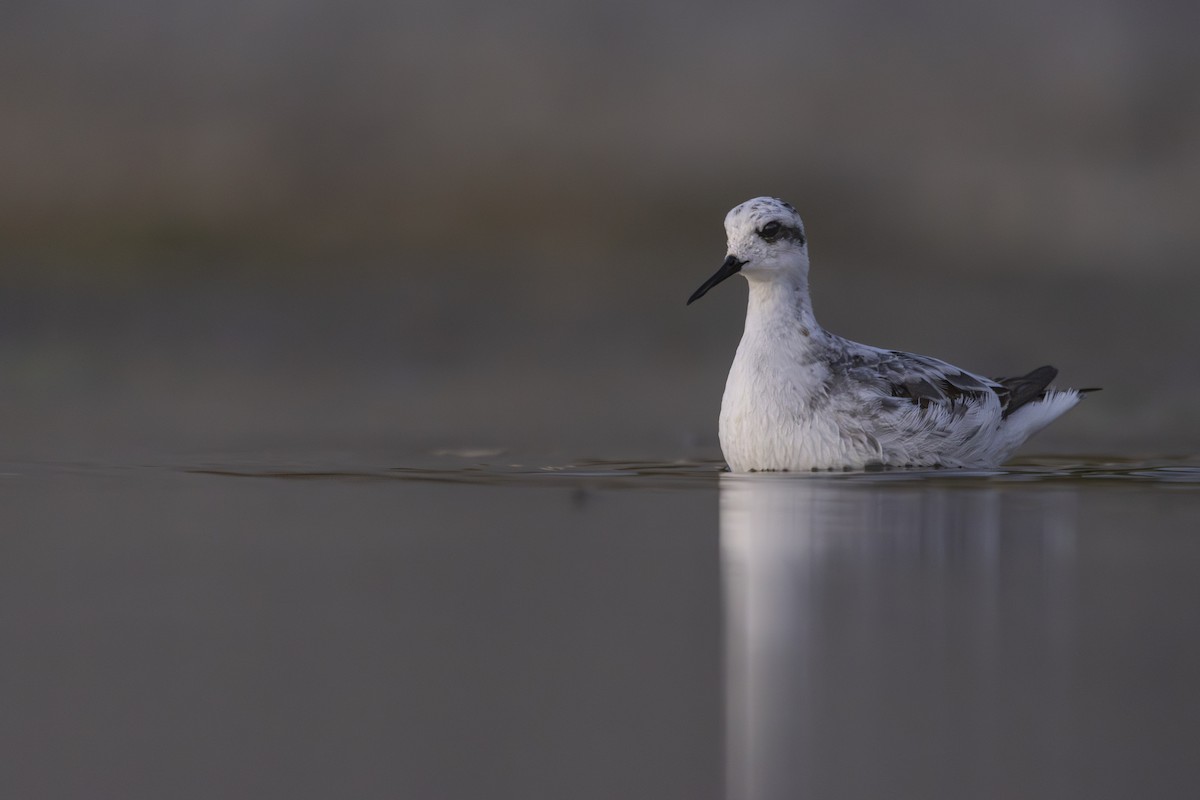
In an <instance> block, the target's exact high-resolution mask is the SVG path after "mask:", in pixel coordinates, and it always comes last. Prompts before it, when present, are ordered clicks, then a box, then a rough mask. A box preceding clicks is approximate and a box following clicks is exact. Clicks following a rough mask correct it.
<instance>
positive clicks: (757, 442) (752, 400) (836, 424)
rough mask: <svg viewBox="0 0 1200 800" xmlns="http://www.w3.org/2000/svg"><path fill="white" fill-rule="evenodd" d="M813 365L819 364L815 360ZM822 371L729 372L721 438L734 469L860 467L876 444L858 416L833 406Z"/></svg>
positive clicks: (872, 457) (872, 455) (873, 452)
mask: <svg viewBox="0 0 1200 800" xmlns="http://www.w3.org/2000/svg"><path fill="white" fill-rule="evenodd" d="M814 366H815V365H814ZM823 384H824V379H823V376H821V375H818V374H816V373H815V371H814V372H813V374H796V371H795V370H792V372H791V373H790V374H787V375H784V376H781V375H780V374H779V373H778V372H775V373H771V372H756V371H749V372H748V371H738V370H736V369H735V370H734V371H731V372H730V375H729V381H728V382H727V383H726V386H725V395H724V397H723V399H722V402H721V417H720V427H719V433H720V440H721V451H722V453H723V454H724V456H725V461H726V463H728V464H729V468H730V469H731V470H733V471H734V472H750V471H768V470H776V471H782V470H789V471H797V470H812V469H841V468H843V467H862V466H863V465H865V464H867V463H870V462H871V461H876V460H878V451H877V448H878V444H877V443H875V444H874V445H872V440H871V437H869V436H865V435H864V434H863V432H862V431H859V430H856V429H855V421H854V420H850V419H846V420H839V418H838V417H837V416H836V415H834V414H832V413H831V412H830V409H829V408H828V398H827V397H824V396H822V394H821V393H820V391H819V388H820V387H821V386H822V385H823Z"/></svg>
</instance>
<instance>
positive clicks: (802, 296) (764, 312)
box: [746, 274, 822, 339]
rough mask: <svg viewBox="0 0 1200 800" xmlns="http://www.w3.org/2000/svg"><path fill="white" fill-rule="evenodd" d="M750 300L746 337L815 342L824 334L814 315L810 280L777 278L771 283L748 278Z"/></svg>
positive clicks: (800, 277)
mask: <svg viewBox="0 0 1200 800" xmlns="http://www.w3.org/2000/svg"><path fill="white" fill-rule="evenodd" d="M747 279H748V282H749V284H750V300H749V304H748V306H747V309H746V335H748V336H749V335H755V334H762V335H765V336H768V337H772V338H775V337H787V338H791V337H793V336H795V337H797V338H798V339H810V338H815V337H817V336H818V335H820V334H821V333H822V330H821V326H820V325H818V324H817V320H816V317H814V316H813V312H812V300H811V299H810V298H809V295H808V276H807V275H805V274H799V275H782V276H781V275H774V276H772V277H771V278H769V279H760V278H755V277H752V276H747Z"/></svg>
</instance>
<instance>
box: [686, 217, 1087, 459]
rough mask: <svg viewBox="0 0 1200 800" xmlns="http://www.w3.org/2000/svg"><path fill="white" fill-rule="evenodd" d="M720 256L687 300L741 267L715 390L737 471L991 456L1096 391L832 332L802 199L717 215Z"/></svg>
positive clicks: (1050, 373) (1050, 375)
mask: <svg viewBox="0 0 1200 800" xmlns="http://www.w3.org/2000/svg"><path fill="white" fill-rule="evenodd" d="M725 232H726V235H727V237H728V250H727V255H726V257H725V261H724V263H723V264H722V265H721V267H720V269H718V270H717V271H716V273H714V274H713V275H712V277H710V278H709V279H708V280H706V281H705V282H704V283H703V284H701V286H700V288H698V289H697V290H696V291H695V292H694V293H693V294H692V295H691V297H689V298H688V301H687V304H688V305H691V304H692V303H694V302H696V301H697V300H699V299H700V298H701V297H703V296H704V295H705V294H707V293H708V291H709V290H710V289H712V288H713V287H714V286H716V285H717V284H719V283H721V282H722V281H724V280H726V279H727V278H730V277H732V276H733V275H739V274H740V275H742V276H743V277H745V278H746V281H747V282H748V283H749V286H750V292H749V302H748V305H747V310H746V324H745V329H744V331H743V333H742V339H741V342H740V343H739V344H738V348H737V354H736V355H735V356H734V359H733V365H732V366H731V367H730V370H729V377H728V379H727V380H726V383H725V393H724V396H723V397H722V399H721V414H720V421H719V438H720V442H721V451H722V454H723V455H724V456H725V461H726V463H727V464H728V466H729V469H730V470H731V471H732V472H766V471H774V472H782V471H789V472H794V471H824V470H874V469H891V468H925V469H930V468H941V467H963V468H995V467H998V466H999V465H1001V464H1002V463H1003V462H1004V461H1005V460H1007V459H1008V458H1009V456H1011V455H1012V453H1013V451H1015V450H1016V449H1017V448H1018V447H1019V446H1020V445H1021V444H1022V443H1024V442H1025V440H1026V439H1028V438H1029V437H1030V436H1032V435H1033V434H1034V433H1037V432H1038V431H1039V430H1041V429H1042V428H1044V427H1045V426H1046V425H1048V424H1050V423H1051V422H1053V421H1054V420H1055V419H1057V418H1058V417H1059V416H1061V415H1062V414H1064V413H1065V412H1067V411H1068V410H1070V409H1071V408H1072V407H1074V406H1075V405H1076V404H1077V403H1078V402H1079V401H1080V399H1081V398H1082V397H1083V396H1084V395H1085V394H1087V393H1088V392H1091V391H1096V390H1095V389H1055V388H1051V387H1050V383H1051V382H1052V381H1053V380H1054V378H1055V376H1056V375H1057V374H1058V370H1057V369H1055V368H1054V367H1052V366H1042V367H1038V368H1037V369H1035V370H1033V371H1031V372H1029V373H1026V374H1025V375H1021V376H1018V377H1015V378H986V377H983V376H981V375H977V374H975V373H972V372H968V371H967V370H964V369H960V368H959V367H956V366H953V365H952V364H948V363H946V362H945V361H941V360H938V359H936V358H931V357H929V356H923V355H917V354H914V353H906V352H902V351H900V350H886V349H882V348H878V347H871V346H869V345H865V344H859V343H857V342H853V341H850V340H848V339H845V338H843V337H841V336H838V335H836V334H834V333H831V332H829V331H826V330H825V329H824V328H822V327H821V326H820V324H819V323H818V322H817V320H816V317H814V316H813V309H812V299H811V297H810V295H809V290H808V269H809V257H808V238H807V236H806V234H805V229H804V223H803V222H802V221H801V219H800V215H799V214H798V213H797V211H796V209H795V208H794V207H793V206H792V205H790V204H789V203H786V202H784V201H783V200H779V199H777V198H774V197H757V198H754V199H752V200H747V201H746V202H744V203H742V204H741V205H738V206H735V207H734V208H733V209H732V210H731V211H730V212H729V213H728V214H727V215H726V217H725Z"/></svg>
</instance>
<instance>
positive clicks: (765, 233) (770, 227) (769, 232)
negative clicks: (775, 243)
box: [758, 222, 783, 242]
mask: <svg viewBox="0 0 1200 800" xmlns="http://www.w3.org/2000/svg"><path fill="white" fill-rule="evenodd" d="M781 228H783V226H782V225H780V224H779V223H778V222H768V223H767V224H766V225H763V226H762V230H761V231H759V232H758V235H759V236H761V237H762V238H763V239H766V240H767V241H768V242H769V241H771V240H772V239H774V238H775V237H776V236H778V235H779V231H780V229H781Z"/></svg>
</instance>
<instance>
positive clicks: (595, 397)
mask: <svg viewBox="0 0 1200 800" xmlns="http://www.w3.org/2000/svg"><path fill="white" fill-rule="evenodd" d="M1198 17H1200V10H1198V8H1197V6H1196V5H1195V4H1193V3H1184V2H1178V1H1177V0H1150V1H1148V0H1136V2H1135V0H1111V1H1110V2H1100V3H1097V2H1086V3H1085V2H1079V1H1077V0H1065V1H1064V2H1057V3H1054V4H1049V5H1048V4H1045V3H1035V2H1032V0H1014V2H1010V3H1006V4H1003V5H1002V6H998V5H995V4H988V5H985V4H966V5H964V4H960V3H951V2H946V1H944V0H941V1H938V0H929V1H926V2H914V3H905V4H903V5H897V4H894V3H889V2H885V1H884V0H868V1H867V2H857V3H833V2H815V3H763V2H759V3H749V4H738V5H736V6H731V5H729V4H719V3H709V2H699V3H697V2H694V1H693V2H687V3H683V2H677V1H676V0H651V1H650V2H639V3H628V2H623V3H604V4H601V3H584V2H578V1H577V0H576V1H574V2H572V1H571V0H568V2H562V0H555V1H554V2H551V1H550V0H518V1H517V2H513V3H506V4H495V3H484V2H479V1H478V0H461V1H459V2H443V1H441V0H439V2H433V1H432V0H408V1H407V2H399V3H397V2H388V3H384V2H374V1H373V0H352V1H351V2H341V3H332V2H327V0H291V1H290V2H283V1H282V0H249V1H248V2H247V0H239V2H236V3H235V2H230V1H229V0H209V2H204V3H200V2H194V0H192V1H188V0H153V2H151V0H113V2H109V3H103V4H96V3H88V2H81V1H80V0H38V2H36V3H35V2H32V1H31V0H9V2H6V3H5V4H4V5H3V7H2V9H0V412H2V413H3V414H4V418H5V419H6V420H7V422H8V424H7V425H6V426H5V428H6V430H5V435H4V442H5V444H4V447H5V449H6V450H7V451H8V454H9V456H10V457H11V458H26V457H35V458H55V459H71V458H79V459H87V458H102V459H105V458H125V457H147V458H163V457H175V456H179V457H185V458H186V457H192V456H193V455H195V454H204V453H216V452H241V451H256V452H261V451H269V450H278V451H280V452H286V451H288V450H289V449H290V448H300V449H304V448H313V447H316V448H333V449H347V450H351V451H353V450H355V449H356V448H364V447H377V448H381V449H382V450H383V451H388V450H389V449H392V448H395V449H405V448H418V449H425V450H430V449H439V448H498V449H513V450H533V451H540V452H559V451H561V452H563V453H567V454H569V455H571V456H606V455H612V456H617V455H619V456H626V457H663V458H673V457H678V456H684V455H694V454H698V453H700V454H705V453H706V454H714V455H715V454H716V453H717V452H718V451H717V450H716V417H717V410H718V408H719V404H720V396H721V391H722V387H723V384H724V378H725V373H726V370H727V369H728V364H729V361H730V360H731V358H732V355H733V351H734V348H735V347H736V344H737V339H738V336H739V335H740V330H741V318H742V315H743V313H744V302H745V288H744V286H743V285H741V284H740V282H730V283H729V284H727V285H724V286H722V287H720V290H719V291H715V292H713V293H712V294H710V295H708V296H707V297H706V298H705V299H704V301H703V302H701V303H698V304H696V305H694V306H692V307H690V308H685V307H684V300H685V299H686V298H687V296H688V295H689V294H690V293H691V291H692V290H693V289H695V288H696V286H697V285H699V283H700V282H701V281H703V280H704V279H705V278H706V277H707V276H708V275H709V274H711V272H712V271H713V270H715V268H716V267H717V266H718V265H719V264H720V262H721V260H722V258H723V256H724V235H723V230H722V225H721V222H722V218H723V216H724V214H725V212H726V211H727V210H728V209H729V208H730V207H731V206H733V205H735V204H737V203H739V202H741V201H743V200H745V199H747V198H749V197H753V196H756V195H762V194H772V195H776V196H780V197H783V198H785V199H787V200H789V201H790V202H791V203H793V204H794V205H796V207H797V208H798V209H799V210H800V212H801V214H802V215H803V216H804V218H805V220H806V224H807V226H808V229H809V234H810V242H811V252H812V256H813V273H812V281H813V290H814V294H815V307H816V310H817V315H818V317H819V318H820V319H821V320H822V322H823V323H824V324H825V325H826V327H828V328H830V329H832V330H834V331H836V332H838V333H842V334H843V335H847V336H850V337H852V338H855V339H858V340H862V341H866V342H869V343H871V344H876V345H880V346H888V347H895V348H902V349H910V350H915V351H919V352H925V353H928V354H931V355H936V356H939V357H942V358H945V359H947V360H950V361H953V362H955V363H958V364H961V365H962V366H964V367H967V368H970V369H973V370H976V371H979V372H984V373H988V374H992V375H1005V374H1013V373H1016V372H1018V371H1025V370H1028V369H1031V368H1033V367H1036V366H1038V365H1040V364H1043V363H1053V364H1055V365H1056V366H1058V367H1059V368H1060V370H1061V373H1060V383H1061V384H1064V385H1075V386H1097V385H1099V386H1103V387H1104V388H1105V391H1104V392H1103V393H1102V394H1100V395H1096V396H1095V397H1094V398H1092V399H1089V401H1088V402H1087V403H1085V404H1083V405H1082V406H1081V407H1080V408H1079V409H1077V410H1076V411H1073V412H1072V414H1071V415H1069V416H1068V417H1067V418H1065V419H1063V420H1062V421H1061V422H1059V423H1058V424H1056V425H1055V426H1053V427H1052V428H1051V429H1049V430H1048V431H1047V432H1046V433H1044V434H1042V436H1041V437H1040V438H1039V439H1037V440H1035V443H1034V445H1033V447H1032V449H1033V450H1034V451H1038V450H1041V451H1056V450H1057V451H1072V452H1077V453H1106V452H1107V453H1121V454H1127V455H1146V454H1154V453H1157V454H1186V453H1194V452H1196V451H1197V450H1200V417H1198V415H1196V414H1195V411H1194V409H1195V405H1196V401H1195V398H1196V397H1197V396H1198V393H1200V368H1198V366H1200V359H1197V355H1196V342H1197V338H1198V334H1200V321H1198V319H1200V315H1197V314H1196V311H1195V309H1196V303H1197V299H1198V298H1200V274H1198V271H1197V269H1196V267H1197V262H1198V257H1200V232H1198V231H1197V225H1196V218H1197V211H1198V210H1200V197H1198V189H1200V49H1198V48H1197V47H1196V46H1195V31H1196V30H1197V23H1198V22H1200V19H1198Z"/></svg>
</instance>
